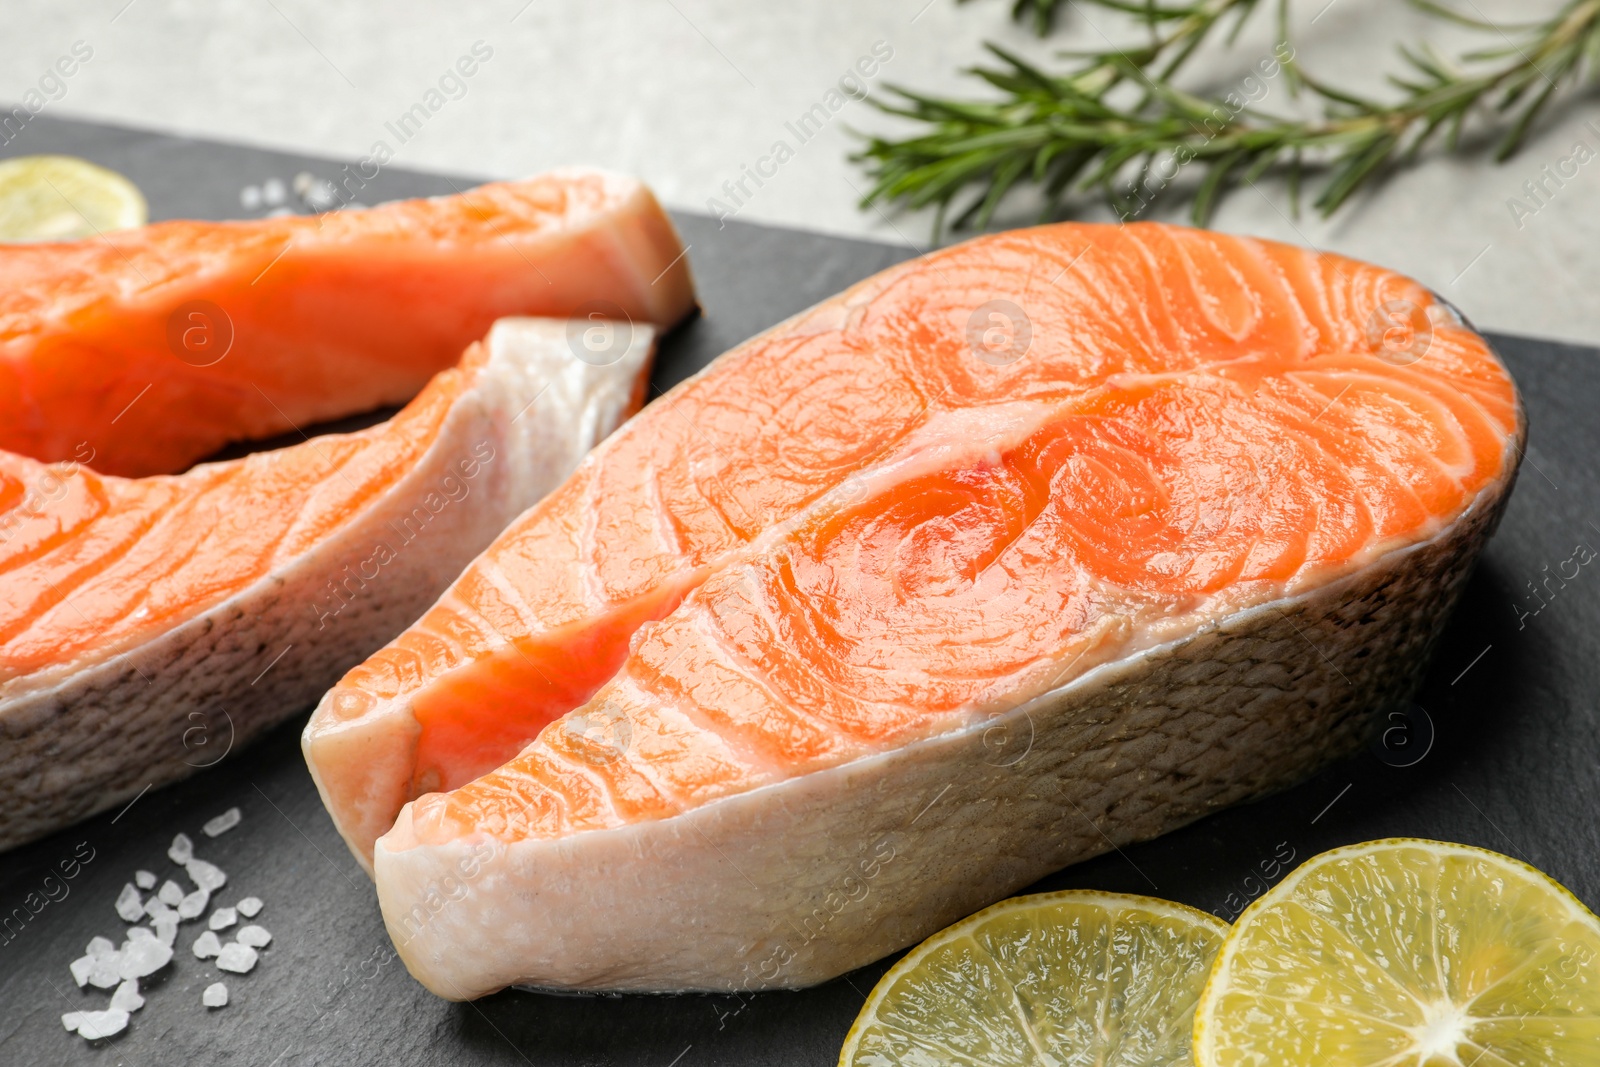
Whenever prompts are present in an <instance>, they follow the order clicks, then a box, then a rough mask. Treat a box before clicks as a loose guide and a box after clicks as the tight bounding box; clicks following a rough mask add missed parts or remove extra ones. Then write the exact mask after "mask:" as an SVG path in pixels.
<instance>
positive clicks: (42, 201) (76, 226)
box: [0, 156, 149, 241]
mask: <svg viewBox="0 0 1600 1067" xmlns="http://www.w3.org/2000/svg"><path fill="white" fill-rule="evenodd" d="M148 214H149V212H148V209H147V208H146V206H145V202H144V195H143V194H142V193H140V192H139V189H138V187H137V186H135V185H134V184H133V183H132V182H130V181H129V180H128V179H126V178H124V177H123V176H122V175H120V174H118V173H117V172H116V171H111V170H106V169H105V168H104V167H97V166H95V165H94V164H93V163H90V162H87V161H86V160H82V159H77V158H75V157H73V156H18V157H16V158H15V159H7V160H5V161H3V162H0V241H71V240H76V239H77V238H80V237H94V236H96V235H98V234H102V233H110V232H112V231H114V230H126V229H129V228H131V227H134V226H143V225H144V223H145V220H146V218H147V217H148Z"/></svg>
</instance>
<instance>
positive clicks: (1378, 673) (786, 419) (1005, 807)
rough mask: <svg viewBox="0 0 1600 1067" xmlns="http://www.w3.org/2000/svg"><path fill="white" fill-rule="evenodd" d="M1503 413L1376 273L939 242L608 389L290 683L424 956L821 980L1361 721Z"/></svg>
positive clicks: (1451, 539)
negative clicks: (442, 576) (355, 658)
mask: <svg viewBox="0 0 1600 1067" xmlns="http://www.w3.org/2000/svg"><path fill="white" fill-rule="evenodd" d="M1524 433H1525V428H1524V424H1523V417H1522V413H1521V405H1520V402H1519V399H1518V397H1517V393H1516V390H1515V388H1514V386H1513V384H1512V382H1511V379H1510V377H1509V376H1508V374H1507V372H1506V370H1505V368H1504V367H1503V366H1502V365H1501V363H1500V361H1499V360H1498V359H1497V358H1496V357H1495V355H1494V354H1493V353H1492V352H1491V351H1490V350H1489V349H1488V347H1487V346H1486V344H1485V342H1484V341H1483V339H1482V338H1480V337H1479V336H1478V335H1477V334H1476V333H1475V332H1473V331H1472V330H1471V329H1470V328H1469V327H1468V326H1467V325H1465V324H1464V323H1463V322H1462V321H1461V320H1460V319H1459V317H1458V316H1457V315H1456V314H1455V312H1454V311H1453V310H1452V309H1451V308H1450V307H1449V306H1447V305H1445V304H1443V303H1441V302H1440V301H1439V300H1437V299H1436V298H1435V297H1434V296H1433V295H1432V294H1431V293H1430V292H1428V291H1427V290H1426V289H1424V288H1423V287H1421V286H1419V285H1417V284H1416V283H1414V282H1412V281H1410V280H1408V279H1406V278H1404V277H1402V276H1399V275H1397V274H1394V273H1392V272H1390V271H1386V270H1382V269H1379V268H1375V267H1371V266H1368V265H1364V264H1361V263H1358V262H1355V261H1352V260H1348V259H1344V258H1341V257H1338V256H1333V255H1324V254H1318V253H1315V252H1312V251H1308V250H1304V249H1299V248H1293V247H1288V246H1284V245H1278V244H1272V243H1267V242H1261V241H1255V240H1249V239H1244V238H1235V237H1227V236H1220V235H1214V234H1208V233H1203V232H1199V231H1193V230H1188V229H1184V228H1179V227H1171V226H1163V225H1157V224H1139V225H1130V226H1125V227H1100V226H1093V225H1079V224H1061V225H1056V226H1049V227H1043V228H1038V229H1033V230H1022V231H1015V232H1010V233H1004V234H999V235H994V236H987V237H983V238H980V239H977V240H974V241H971V242H968V243H966V244H963V245H958V246H955V247H953V248H949V249H945V250H942V251H938V252H935V253H932V254H929V255H926V256H923V257H920V258H918V259H916V260H913V261H911V262H909V263H906V264H903V265H901V266H898V267H895V268H892V269H890V270H888V271H885V272H884V273H882V274H880V275H878V276H876V277H874V278H871V279H868V280H867V281H865V282H862V283H861V284H859V285H857V286H855V287H853V288H852V289H850V290H848V291H847V292H845V293H843V294H841V295H839V296H837V297H835V298H833V299H830V300H828V301H826V302H824V303H822V304H821V305H818V306H817V307H815V308H813V309H812V310H811V311H809V312H806V313H804V314H802V315H800V316H798V317H796V318H794V319H791V320H790V321H788V322H786V323H784V324H782V325H780V326H778V327H776V328H775V329H773V330H771V331H769V332H767V333H765V334H763V335H761V336H759V337H757V338H755V339H753V340H751V341H749V342H747V343H745V344H743V345H741V346H739V347H738V348H736V349H734V350H733V351H731V352H730V353H728V354H727V355H725V356H723V357H722V358H721V359H720V360H718V361H717V362H716V363H714V364H713V365H712V366H711V367H710V368H709V369H707V370H706V371H705V372H703V373H702V374H700V375H699V376H698V377H696V378H694V379H692V380H690V381H689V382H686V383H684V384H683V385H681V386H679V387H678V388H677V389H675V390H673V391H672V392H671V393H669V394H667V395H666V396H665V397H663V398H661V399H659V400H658V401H656V402H655V403H654V404H652V405H651V406H650V407H649V408H648V409H647V410H646V411H645V412H643V413H642V414H641V415H639V416H638V417H636V418H635V419H633V420H632V421H631V422H630V423H629V424H628V425H627V426H626V427H624V428H623V429H622V430H621V431H620V432H618V433H617V434H615V435H613V436H612V437H611V438H610V439H608V440H607V441H606V442H605V443H604V444H603V445H602V446H601V447H600V448H598V449H597V450H596V451H595V452H594V453H592V454H591V455H590V456H589V457H588V459H586V460H585V461H584V462H583V463H582V464H581V465H580V466H579V467H578V469H577V471H576V472H575V473H574V474H573V476H572V477H571V478H570V479H568V480H567V482H566V483H565V484H564V485H562V486H561V487H560V488H559V489H557V490H556V491H554V492H553V493H551V494H550V495H549V496H548V497H546V498H545V499H544V500H543V501H542V502H541V503H539V504H538V505H536V506H535V507H534V508H532V509H531V510H530V511H529V512H528V513H527V514H526V515H524V516H523V517H522V518H521V519H519V520H518V521H517V522H516V523H515V524H513V525H512V526H511V528H510V529H508V530H507V531H506V532H505V533H504V534H502V535H501V536H500V537H499V538H498V539H497V540H495V542H494V543H493V544H492V545H491V546H490V547H489V548H488V549H487V551H485V552H484V553H483V555H481V556H480V557H479V558H478V559H477V560H476V561H475V562H473V563H472V565H471V566H470V567H468V568H467V570H466V572H465V573H464V574H463V575H462V576H461V577H460V578H459V579H458V580H457V581H456V582H455V584H454V585H452V586H451V587H450V589H449V590H448V591H447V592H446V593H445V594H444V596H443V597H442V598H441V599H440V601H439V602H438V603H437V604H436V605H435V606H434V607H433V608H432V609H431V610H430V611H428V612H427V613H426V614H425V615H423V616H422V618H421V620H420V621H419V622H417V623H416V624H415V625H414V626H412V627H411V628H410V629H409V630H407V631H406V632H405V633H404V634H403V635H401V636H400V637H399V638H397V639H396V640H395V641H394V642H393V643H391V644H390V645H389V646H388V647H386V648H384V649H383V650H382V651H380V652H378V653H377V654H376V655H374V656H373V657H372V658H371V659H369V660H368V661H367V662H366V663H364V664H362V665H361V666H359V667H357V668H355V669H354V670H352V671H351V672H350V673H349V674H348V675H346V676H345V678H344V679H343V680H342V681H341V682H340V683H339V685H338V686H336V687H335V688H334V689H333V690H332V691H331V692H330V693H328V694H327V696H326V697H325V698H324V699H323V701H322V703H321V705H320V706H319V707H318V709H317V711H316V713H315V715H314V716H313V718H312V721H311V723H310V724H309V726H308V727H307V729H306V733H305V738H304V744H305V750H306V755H307V759H308V761H309V763H310V765H311V768H312V772H313V774H314V776H315V778H316V780H317V784H318V787H319V789H320V790H321V792H322V795H323V798H324V800H325V801H326V803H327V805H328V808H329V810H330V811H331V812H332V814H333V817H334V820H335V822H336V823H337V825H338V826H339V829H340V831H341V832H342V833H343V834H344V836H345V839H346V840H347V841H348V842H349V844H350V847H351V849H352V851H354V852H355V853H356V855H357V856H358V857H359V858H361V859H362V861H363V862H364V863H368V864H370V865H371V868H372V870H373V871H374V873H375V877H376V881H377V889H378V894H379V899H380V903H381V905H382V908H383V913H384V917H385V921H386V923H387V924H388V927H389V931H390V933H391V936H392V937H393V939H394V941H395V943H396V945H397V946H398V948H399V950H400V953H401V955H402V957H403V958H404V959H405V961H406V963H407V965H408V967H409V968H410V970H411V972H412V974H414V975H415V976H416V977H417V978H418V979H419V980H421V981H422V982H423V983H424V984H425V985H427V986H428V987H429V988H430V989H432V990H434V991H435V992H437V993H439V994H440V995H442V996H445V997H450V998H455V999H461V998H469V997H475V996H479V995H482V994H484V993H488V992H490V991H493V990H495V989H499V988H501V987H504V986H506V985H510V984H526V985H532V986H539V987H564V988H574V989H612V990H626V989H634V990H687V989H703V990H730V989H754V988H762V987H772V986H791V987H792V986H803V985H808V984H811V983H815V982H819V981H823V980H826V979H829V978H832V977H834V976H836V975H838V974H840V973H843V972H845V971H847V970H849V969H851V968H854V967H857V966H861V965H863V964H865V963H868V962H870V961H871V960H874V959H877V958H879V957H881V956H883V955H885V954H887V953H889V952H892V951H894V950H896V949H898V948H902V947H904V946H906V945H908V944H911V943H913V942H915V941H917V940H919V939H920V938H922V937H924V936H926V935H927V934H929V933H930V932H932V931H934V930H936V929H939V928H940V927H942V926H945V925H947V924H948V923H950V922H951V921H953V920H954V919H957V918H959V917H961V916H963V915H966V914H968V913H969V912H971V911H972V910H974V909H975V908H977V907H980V906H982V905H984V904H986V903H989V902H991V901H993V900H996V899H998V898H1000V897H1003V896H1004V895H1006V894H1007V893H1010V892H1012V891H1014V890H1016V889H1018V888H1019V887H1022V886H1025V885H1027V884H1029V883H1030V882H1032V881H1034V880H1035V879H1037V878H1039V877H1040V876H1041V875H1043V874H1045V873H1047V872H1050V871H1053V870H1055V869H1057V868H1059V867H1061V866H1064V865H1066V864H1068V863H1071V862H1074V861H1077V860H1080V859H1084V858H1086V857H1088V856H1091V855H1094V854H1097V853H1099V852H1102V851H1104V850H1106V849H1108V848H1111V847H1113V846H1115V845H1118V844H1121V843H1125V842H1131V841H1136V840H1141V839H1144V838H1149V837H1152V836H1155V835H1157V834H1160V833H1162V832H1164V831H1166V830H1169V829H1172V828H1174V827H1176V826H1179V825H1181V824H1183V823H1186V822H1189V821H1191V820H1193V819H1196V818H1198V817H1200V816H1202V815H1204V814H1206V813H1208V812H1211V811H1214V810H1216V809H1218V808H1219V807H1221V806H1224V805H1228V804H1233V803H1236V802H1239V801H1241V800H1245V799H1248V798H1251V797H1256V796H1260V795H1262V794H1264V793H1267V792H1270V791H1273V790H1277V789H1281V788H1284V787H1285V786H1287V785H1289V784H1291V783H1294V782H1296V781H1298V780H1300V779H1302V778H1304V777H1306V776H1307V775H1309V774H1310V773H1312V772H1313V771H1315V770H1317V769H1318V768H1320V767H1321V766H1323V765H1325V764H1326V763H1328V762H1330V761H1332V760H1334V759H1337V758H1339V757H1341V756H1343V755H1346V754H1348V753H1349V752H1351V751H1352V750H1353V749H1355V748H1356V747H1358V746H1359V745H1360V744H1362V743H1363V742H1364V740H1365V739H1366V737H1367V734H1368V725H1369V723H1370V718H1369V716H1370V715H1371V714H1372V713H1373V712H1374V711H1375V710H1381V709H1383V708H1385V707H1392V706H1393V702H1394V701H1401V700H1405V699H1406V698H1408V697H1409V695H1410V694H1411V693H1412V692H1413V690H1414V689H1415V687H1416V685H1417V684H1418V682H1419V680H1420V678H1421V676H1422V673H1423V671H1424V669H1425V667H1426V665H1427V661H1428V656H1429V654H1430V651H1431V649H1432V646H1433V643H1434V641H1435V639H1436V638H1437V636H1438V635H1439V632H1440V630H1441V628H1442V626H1443V624H1444V621H1445V620H1446V618H1447V616H1448V615H1449V613H1450V611H1451V609H1452V607H1453V605H1454V603H1455V600H1456V598H1457V594H1458V593H1459V591H1460V589H1461V587H1462V585H1463V584H1464V582H1465V579H1466V577H1467V575H1468V573H1469V571H1470V569H1471V566H1472V563H1473V561H1474V559H1475V558H1476V556H1477V554H1478V552H1479V550H1480V549H1481V547H1482V546H1483V544H1484V542H1485V540H1486V539H1487V537H1488V536H1489V534H1490V532H1491V531H1492V529H1493V527H1494V524H1495V522H1496V521H1497V519H1498V516H1499V514H1500V511H1501V508H1502V506H1503V504H1504V502H1505V500H1506V498H1507V496H1508V493H1509V490H1510V487H1511V484H1512V480H1513V477H1514V474H1515V470H1516V466H1517V462H1518V459H1519V455H1520V451H1519V449H1520V443H1521V441H1522V439H1523V436H1524ZM463 885H465V888H464V889H463ZM842 899H848V900H849V902H850V903H849V906H847V907H835V906H834V905H833V903H832V902H833V901H835V900H842ZM446 903H447V904H448V906H444V905H445V904H446Z"/></svg>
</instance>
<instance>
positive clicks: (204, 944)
mask: <svg viewBox="0 0 1600 1067" xmlns="http://www.w3.org/2000/svg"><path fill="white" fill-rule="evenodd" d="M221 951H222V942H221V941H220V940H218V939H217V935H216V934H214V933H212V932H211V931H210V930H207V931H206V932H205V933H203V934H201V935H200V936H199V937H197V938H195V939H194V957H195V959H197V960H208V959H210V958H211V957H213V956H215V955H216V954H217V953H219V952H221Z"/></svg>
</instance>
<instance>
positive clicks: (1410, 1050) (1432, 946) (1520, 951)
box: [1194, 840, 1600, 1067]
mask: <svg viewBox="0 0 1600 1067" xmlns="http://www.w3.org/2000/svg"><path fill="white" fill-rule="evenodd" d="M1194 1052H1195V1062H1196V1063H1197V1064H1198V1065H1199V1067H1507V1065H1513V1067H1577V1065H1579V1064H1600V920H1597V919H1596V918H1595V916H1594V914H1593V913H1592V912H1590V911H1589V910H1588V909H1587V908H1585V907H1584V906H1583V905H1582V904H1581V903H1579V902H1578V900H1577V898H1575V897H1574V896H1573V895H1572V894H1571V893H1569V892H1568V891H1567V890H1565V889H1564V888H1562V887H1561V886H1560V885H1558V884H1556V883H1555V882H1554V881H1552V880H1551V879H1550V878H1549V877H1547V876H1546V875H1544V874H1542V873H1540V872H1539V871H1537V870H1534V869H1533V868H1532V867H1529V866H1528V865H1527V864H1524V863H1520V862H1518V861H1517V860H1513V859H1509V858H1507V857H1505V856H1502V855H1499V854H1498V853H1494V852H1487V851H1484V850H1483V849H1477V848H1469V847H1467V846H1466V845H1451V844H1443V843H1440V842H1436V841H1414V840H1390V841H1374V842H1371V843H1369V844H1364V845H1354V846H1351V847H1349V848H1341V849H1336V850H1334V851H1332V852H1327V853H1324V854H1323V855H1321V856H1317V857H1315V858H1313V859H1311V860H1308V861H1307V862H1306V863H1305V864H1304V865H1302V866H1301V867H1300V868H1299V869H1297V870H1295V871H1294V872H1292V873H1291V874H1290V875H1289V876H1288V877H1287V878H1285V879H1284V880H1283V881H1282V882H1280V883H1279V884H1278V885H1277V886H1276V887H1274V888H1273V889H1272V890H1270V891H1269V892H1267V893H1266V894H1264V895H1263V896H1262V897H1261V898H1260V899H1259V900H1257V901H1256V902H1255V903H1254V904H1252V905H1251V906H1250V907H1249V908H1248V909H1247V910H1246V911H1245V913H1244V914H1243V915H1242V916H1240V917H1239V921H1238V923H1237V924H1236V925H1235V927H1234V929H1233V932H1232V933H1231V934H1229V936H1228V939H1227V942H1226V944H1225V945H1224V946H1223V949H1222V952H1221V954H1220V955H1219V956H1218V958H1217V963H1216V967H1215V969H1214V970H1213V971H1212V974H1211V978H1210V980H1209V981H1208V982H1207V984H1206V989H1205V994H1204V996H1203V997H1202V998H1201V1001H1200V1006H1199V1008H1198V1010H1197V1011H1196V1013H1195V1034H1194Z"/></svg>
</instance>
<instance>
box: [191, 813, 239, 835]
mask: <svg viewBox="0 0 1600 1067" xmlns="http://www.w3.org/2000/svg"><path fill="white" fill-rule="evenodd" d="M239 818H240V816H239V809H238V808H229V809H228V810H227V811H225V812H223V813H222V814H221V815H218V816H217V817H216V818H215V819H212V820H210V821H209V822H207V823H206V824H205V825H204V826H202V827H201V828H200V829H202V830H204V831H205V834H206V836H207V837H217V836H219V835H221V834H225V833H227V832H228V831H229V830H232V829H233V828H234V827H235V826H238V825H239Z"/></svg>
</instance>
